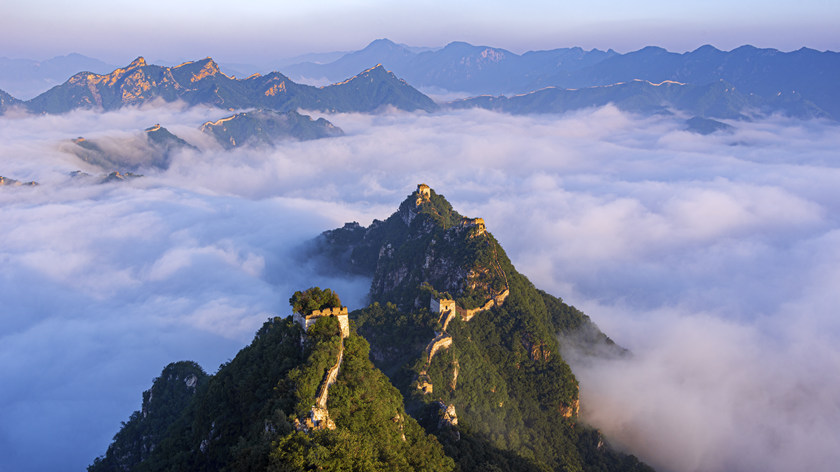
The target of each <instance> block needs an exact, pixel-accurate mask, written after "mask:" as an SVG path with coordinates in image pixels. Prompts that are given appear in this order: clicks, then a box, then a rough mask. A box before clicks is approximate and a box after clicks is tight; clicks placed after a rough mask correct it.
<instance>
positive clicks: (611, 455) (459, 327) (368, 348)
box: [89, 184, 651, 472]
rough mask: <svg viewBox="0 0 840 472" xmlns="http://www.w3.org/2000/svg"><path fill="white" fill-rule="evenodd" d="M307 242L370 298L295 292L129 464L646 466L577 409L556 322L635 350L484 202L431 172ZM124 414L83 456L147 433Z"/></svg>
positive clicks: (104, 465) (643, 469)
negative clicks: (359, 302) (357, 276)
mask: <svg viewBox="0 0 840 472" xmlns="http://www.w3.org/2000/svg"><path fill="white" fill-rule="evenodd" d="M311 249H312V250H314V251H315V253H317V254H320V255H321V256H322V257H324V258H325V260H326V261H328V263H333V262H341V261H339V259H340V260H343V262H344V265H333V267H334V268H337V267H343V268H345V269H347V270H349V271H353V270H355V271H358V272H364V273H369V274H371V275H372V282H371V289H370V297H371V300H372V303H371V304H370V305H369V306H367V307H366V308H362V309H359V310H355V311H354V312H352V313H350V314H349V318H350V322H349V324H347V321H346V318H347V317H348V313H347V309H346V308H345V307H341V306H340V305H341V303H340V300H339V299H338V297H337V296H336V295H335V294H334V293H333V292H331V291H330V290H326V291H321V290H320V289H319V288H317V287H314V288H312V289H308V290H306V291H305V292H296V293H295V294H294V295H293V296H292V298H291V299H290V304H291V305H292V307H293V310H295V315H294V317H287V318H285V319H283V318H279V317H275V318H271V319H269V320H268V321H267V322H266V323H265V324H264V325H263V327H262V328H261V329H260V330H259V331H258V332H257V334H256V336H255V337H254V341H253V342H252V343H251V345H250V346H248V347H246V348H244V349H243V350H242V351H240V353H239V354H237V356H236V357H235V358H234V359H233V360H232V361H230V362H228V363H226V364H223V365H222V366H221V367H220V369H219V371H218V372H217V373H216V374H214V375H213V376H211V378H209V379H208V381H207V382H206V383H205V384H204V385H205V387H204V388H203V389H201V391H199V392H197V393H196V394H195V396H194V397H193V400H192V401H191V402H190V403H189V405H187V406H185V407H183V408H182V409H181V412H180V414H178V415H168V417H167V418H166V419H165V421H164V420H163V419H161V420H160V421H158V424H162V423H168V424H169V427H168V428H167V433H166V434H165V436H164V437H162V438H160V440H159V441H158V443H157V446H156V447H155V448H154V450H152V451H151V453H150V454H149V455H148V456H146V457H145V458H143V459H142V460H140V461H139V462H135V463H133V464H129V466H128V467H124V468H123V469H122V470H137V471H143V470H199V469H200V470H221V469H225V470H256V469H266V470H315V469H318V470H321V469H323V470H335V469H337V468H339V467H342V468H343V470H429V471H432V470H435V471H437V470H443V471H445V470H453V469H454V468H456V467H457V468H458V470H522V471H535V472H536V471H546V470H556V471H561V470H563V471H581V472H583V471H587V472H595V471H616V472H618V471H633V472H636V471H638V472H647V471H650V470H651V469H650V468H649V467H647V466H646V465H644V464H643V463H641V462H639V461H638V459H636V458H635V457H633V456H629V455H625V454H621V453H618V452H616V451H614V450H613V449H611V448H610V446H609V445H608V443H607V442H606V440H605V438H604V437H603V436H602V435H601V434H600V433H599V432H597V431H596V430H593V429H590V428H588V427H585V426H584V425H583V424H581V423H580V422H579V420H578V409H579V399H578V384H577V380H576V379H575V377H574V374H573V373H572V372H571V369H570V367H569V366H568V364H566V363H565V361H564V360H563V359H562V355H561V351H560V349H559V348H560V343H561V340H560V338H559V337H558V334H566V335H570V334H572V333H574V332H577V331H579V330H580V329H581V328H583V329H585V330H587V332H588V336H589V337H588V338H587V337H580V336H578V337H577V339H578V341H579V342H581V343H583V344H587V345H591V346H596V345H597V346H600V347H602V348H611V349H612V350H613V352H614V354H615V355H624V353H625V351H623V350H622V349H621V348H619V347H617V346H615V345H614V343H612V341H610V340H609V338H608V337H607V336H606V335H604V334H603V333H601V332H600V330H598V328H597V326H595V325H594V323H592V322H591V320H590V319H589V318H588V317H587V316H586V315H584V314H583V313H581V312H579V311H577V310H576V309H574V307H570V306H568V305H565V304H564V303H563V302H562V300H560V299H558V298H555V297H552V296H550V295H548V294H547V293H545V292H541V291H538V290H537V289H536V288H535V287H533V285H531V284H530V282H528V280H527V279H526V278H525V277H524V276H523V275H521V274H519V273H518V272H516V270H515V268H513V265H512V264H511V262H510V260H509V259H508V258H507V256H506V255H505V254H504V251H503V249H502V248H501V246H500V245H499V244H498V241H496V240H495V238H493V236H492V235H491V234H490V233H489V232H488V231H487V229H486V228H485V226H484V222H483V220H481V219H480V218H465V217H463V216H461V215H460V214H459V213H458V212H456V211H455V210H454V209H453V208H452V206H451V204H449V202H447V201H446V199H445V198H444V197H443V196H442V195H439V194H437V193H435V192H434V190H432V189H431V188H429V187H428V186H427V185H424V184H421V185H418V188H417V190H416V191H415V192H412V193H411V194H409V195H408V196H407V198H406V199H405V200H404V201H403V202H402V203H401V204H400V205H399V208H398V209H397V211H396V212H395V213H393V214H392V215H391V216H390V217H388V218H387V219H386V220H384V221H379V220H375V221H374V222H373V223H372V224H371V225H370V226H369V227H368V228H362V227H361V226H360V225H358V224H352V223H349V224H346V225H345V226H344V227H342V228H338V229H335V230H330V231H327V232H325V233H323V234H322V235H321V236H319V237H318V238H317V239H316V241H315V242H314V243H313V246H312V247H311ZM488 298H489V299H492V300H493V303H492V304H491V303H489V302H488V301H487V300H488ZM342 319H343V321H342ZM345 326H346V328H345ZM153 389H154V386H153ZM327 392H329V395H327ZM144 398H145V397H144ZM144 404H145V403H144ZM138 415H139V413H138V414H135V415H133V416H132V421H133V420H134V419H135V418H139V416H138ZM127 428H128V429H127ZM131 428H134V429H141V430H142V429H143V428H138V427H137V426H136V425H133V424H132V425H131V427H130V428H129V426H125V427H124V428H123V429H122V430H121V431H120V433H118V435H117V436H116V437H115V442H114V443H113V444H112V446H111V447H109V449H108V452H106V454H105V455H104V456H102V457H100V458H98V459H96V460H95V462H94V464H92V465H91V467H89V470H90V471H94V472H102V471H105V470H116V469H114V468H113V467H111V466H110V465H109V464H112V463H113V458H114V457H113V453H112V451H119V450H131V449H132V448H136V447H137V445H138V444H142V445H144V446H148V445H149V442H148V441H146V442H143V437H137V436H135V437H130V435H129V434H128V433H127V432H126V431H130V430H131ZM424 429H425V430H424ZM146 448H147V449H149V447H146Z"/></svg>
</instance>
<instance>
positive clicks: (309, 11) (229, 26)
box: [0, 0, 840, 63]
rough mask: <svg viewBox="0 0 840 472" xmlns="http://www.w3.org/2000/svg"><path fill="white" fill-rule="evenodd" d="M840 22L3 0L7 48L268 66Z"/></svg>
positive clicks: (813, 42)
mask: <svg viewBox="0 0 840 472" xmlns="http://www.w3.org/2000/svg"><path fill="white" fill-rule="evenodd" d="M838 24H840V2H837V1H836V0H800V1H798V2H790V1H788V2H780V1H758V0H746V1H723V0H708V1H704V2H699V1H690V2H677V1H663V0H639V1H636V2H615V1H607V0H589V1H587V2H583V1H577V2H567V1H546V0H535V1H529V2H519V3H516V4H514V3H513V2H510V1H504V2H503V1H498V0H485V1H480V2H479V1H473V0H469V1H460V2H458V3H457V5H455V6H453V5H451V4H450V3H448V2H443V1H438V0H434V1H426V2H413V3H408V2H395V1H385V0H348V1H330V0H310V1H306V2H302V1H299V0H295V1H257V0H246V1H236V2H233V1H230V0H228V1H221V0H203V1H195V0H186V1H176V2H172V1H163V0H147V1H145V2H139V1H132V2H127V1H123V0H116V1H114V0H111V1H105V0H80V1H76V2H64V1H61V2H58V1H55V0H4V2H3V15H2V18H0V55H1V56H7V57H31V58H36V59H42V58H47V57H52V56H55V55H59V54H66V53H69V52H79V53H82V54H86V55H90V56H94V57H99V58H102V59H104V60H106V61H111V62H114V63H123V62H126V61H129V60H131V59H132V58H134V57H135V56H138V55H144V56H146V57H147V58H157V59H167V60H178V59H192V58H198V57H204V56H208V55H209V56H213V57H215V58H217V59H223V60H227V61H241V62H249V61H250V62H266V61H271V60H273V59H276V58H281V57H289V56H294V55H298V54H301V53H306V52H323V51H332V50H351V49H358V48H361V47H363V46H364V45H365V44H367V43H368V42H370V41H372V40H374V39H377V38H383V37H387V38H389V39H392V40H394V41H396V42H402V43H406V44H410V45H416V46H442V45H444V44H446V43H448V42H450V41H455V40H462V41H467V42H471V43H473V44H484V45H491V46H497V47H503V48H507V49H510V50H512V51H514V52H524V51H526V50H529V49H549V48H555V47H567V46H582V47H584V48H587V49H589V48H593V47H597V48H600V49H607V48H613V49H616V50H618V51H620V52H627V51H631V50H635V49H639V48H641V47H644V46H646V45H658V46H662V47H665V48H667V49H669V50H672V51H679V52H682V51H686V50H692V49H695V48H697V47H698V46H701V45H703V44H707V43H708V44H712V45H714V46H716V47H718V48H720V49H726V50H729V49H732V48H735V47H737V46H740V45H743V44H752V45H755V46H758V47H773V48H777V49H781V50H793V49H798V48H800V47H802V46H807V47H811V48H814V49H819V50H825V49H831V50H840V34H838V33H837V32H836V29H837V26H836V25H838Z"/></svg>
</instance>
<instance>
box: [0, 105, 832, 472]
mask: <svg viewBox="0 0 840 472" xmlns="http://www.w3.org/2000/svg"><path fill="white" fill-rule="evenodd" d="M219 116H221V114H219V112H218V110H208V109H198V108H193V109H182V108H179V107H167V108H148V109H139V110H125V111H121V112H118V113H108V114H105V115H96V114H92V113H88V112H76V113H73V114H69V115H63V116H49V117H17V118H9V117H7V118H4V119H3V121H4V123H3V126H2V127H0V159H2V160H1V161H0V175H5V176H7V177H12V178H15V179H18V180H37V181H39V182H41V183H42V185H40V186H39V187H35V188H0V208H3V213H2V215H3V223H4V224H3V225H2V226H1V227H0V279H1V280H2V284H0V300H3V306H4V309H3V313H2V317H3V325H2V326H3V327H2V330H0V359H2V362H0V383H2V384H3V385H4V386H8V387H4V389H3V390H2V391H1V392H0V450H2V451H4V454H3V455H2V456H3V457H2V459H0V469H6V468H9V469H13V470H27V469H28V470H43V469H50V468H55V467H57V464H61V466H62V467H64V466H67V467H71V466H72V468H74V469H78V468H82V467H83V466H84V465H85V464H88V463H90V461H91V460H92V459H93V457H95V456H96V455H98V454H101V453H103V452H104V450H105V447H106V446H107V444H108V442H109V439H110V437H111V436H112V435H113V434H114V433H115V432H116V430H117V428H118V427H119V421H122V420H125V419H126V418H127V417H128V415H129V414H130V413H131V411H132V410H134V409H136V408H138V407H139V403H140V392H141V391H142V390H143V389H145V388H148V387H149V386H150V384H151V380H152V378H153V377H154V376H155V375H157V374H158V373H159V372H160V370H161V369H162V367H163V366H164V365H166V364H167V363H168V362H171V361H175V360H180V359H193V360H196V361H198V362H199V363H201V364H202V365H203V366H204V367H205V369H207V370H208V371H210V372H213V371H215V366H217V365H218V364H219V363H221V362H224V361H225V360H227V359H228V358H230V357H232V356H233V355H234V354H235V353H236V351H237V350H238V349H239V348H241V347H242V346H243V345H244V344H245V343H247V342H248V341H249V340H250V338H251V336H252V334H253V332H254V331H255V330H256V329H257V328H258V327H259V325H260V323H261V322H262V321H263V320H264V319H265V318H266V317H268V316H269V315H270V314H287V313H288V306H287V305H288V304H287V299H288V297H289V296H290V295H291V292H292V291H294V290H297V289H300V288H305V287H308V286H311V285H321V286H331V287H333V288H335V289H337V290H338V292H339V293H340V294H342V296H343V299H345V300H346V301H348V302H349V304H350V305H351V307H352V306H359V305H360V304H361V303H362V297H363V292H364V290H365V289H366V281H364V280H343V279H338V278H329V277H325V276H323V275H318V274H316V273H315V272H314V271H313V270H311V269H310V268H308V267H306V266H305V265H304V266H302V265H301V263H300V261H299V260H297V259H296V258H295V257H294V249H295V248H296V247H297V246H298V245H299V244H301V243H302V242H304V241H306V240H307V239H309V238H311V237H313V236H315V235H316V234H318V233H319V232H320V231H323V230H325V229H329V228H333V227H336V226H339V225H341V224H342V223H343V222H345V221H351V220H357V221H359V222H361V223H362V224H368V223H370V221H371V220H372V219H373V218H383V217H386V216H388V215H389V214H390V213H391V212H393V211H394V210H395V208H396V206H397V205H398V204H399V202H400V201H402V199H403V198H404V197H405V196H406V195H407V194H408V193H410V192H411V191H412V190H413V189H414V186H415V185H416V184H417V183H419V182H426V183H428V184H429V185H431V186H432V187H433V188H434V189H435V190H436V191H438V192H440V193H442V194H444V195H446V197H447V198H448V199H449V200H450V201H451V202H452V203H453V205H454V206H455V207H456V208H457V209H458V210H459V211H460V212H461V213H464V214H467V215H470V216H482V217H484V218H485V220H486V222H487V226H488V229H489V230H490V231H491V232H493V234H494V235H495V236H496V237H497V238H498V239H499V240H500V241H501V243H502V244H503V246H504V247H505V248H506V250H507V252H508V254H509V256H510V257H511V259H512V260H513V262H514V264H515V265H516V266H517V268H518V269H519V270H520V271H521V272H523V273H525V274H526V275H527V276H528V277H529V278H531V280H532V281H533V282H534V283H535V284H536V285H537V286H539V287H541V288H544V289H546V290H548V291H549V292H551V293H554V294H556V295H559V296H562V297H563V298H564V299H565V300H566V301H568V302H570V303H573V304H575V305H577V306H579V307H580V308H582V309H584V311H586V312H587V313H588V314H589V315H590V316H591V317H592V318H593V319H594V320H595V321H596V322H597V323H598V324H599V325H600V326H601V327H602V328H603V329H604V330H605V331H606V332H607V333H608V334H610V335H611V336H612V337H613V338H614V339H615V340H616V341H618V342H619V343H621V344H623V345H625V346H627V347H629V348H631V349H632V350H633V351H634V353H635V356H634V357H633V358H632V359H630V360H625V361H621V362H618V363H616V362H605V361H597V360H592V359H575V361H574V363H575V365H574V368H575V371H576V373H577V375H578V376H579V378H580V380H581V385H582V392H581V393H582V399H583V415H584V419H585V420H586V421H588V422H590V423H592V424H593V425H595V426H597V427H599V428H601V429H602V430H603V431H604V432H605V433H606V434H607V435H608V437H609V438H610V439H611V440H612V441H613V443H615V444H616V445H618V446H620V447H623V448H627V449H628V450H630V451H631V452H633V453H635V454H637V455H639V456H640V457H641V458H642V459H644V460H647V461H650V462H651V463H652V464H654V465H656V466H659V467H662V468H663V469H664V470H679V471H690V470H759V469H763V470H786V469H790V468H793V467H796V466H797V465H798V464H801V465H804V466H805V467H804V468H811V469H825V467H821V466H824V465H825V464H829V463H831V464H833V463H836V461H837V459H838V455H837V453H836V452H833V451H832V450H831V447H829V446H830V444H834V443H836V441H833V439H836V433H835V431H836V430H837V428H838V426H840V404H839V403H838V401H837V400H836V399H837V398H840V381H838V380H837V379H836V376H834V375H832V374H833V373H834V372H837V371H838V367H840V349H838V348H836V347H835V346H837V345H840V344H838V341H840V322H838V321H837V320H836V317H835V316H834V314H835V313H834V312H835V311H836V308H835V307H836V306H838V302H840V295H838V294H837V290H836V287H837V286H838V285H840V269H838V268H839V267H840V263H839V262H840V249H838V248H840V244H838V242H840V241H838V239H840V231H839V230H838V229H840V221H838V215H840V208H838V206H840V190H838V189H840V170H839V169H838V167H840V166H839V165H838V164H840V163H838V162H837V161H836V160H835V158H834V154H836V153H835V151H834V150H835V149H837V148H838V146H840V135H838V133H836V127H835V126H833V125H829V124H826V123H820V122H809V123H801V122H792V121H788V120H785V119H781V118H778V119H770V120H766V121H762V122H756V123H736V126H737V128H738V129H737V131H736V132H735V134H733V135H721V136H715V135H711V136H698V135H694V134H690V133H688V132H685V131H683V130H682V123H681V121H680V120H679V119H676V118H673V117H654V118H639V117H636V116H632V115H627V114H624V113H622V112H620V111H618V110H616V109H615V108H612V107H605V108H601V109H594V110H586V111H582V112H579V113H575V114H570V115H565V116H539V117H513V116H507V115H500V114H495V113H491V112H487V111H481V110H472V111H459V112H452V113H441V114H434V115H428V114H408V113H400V112H392V113H385V114H381V115H375V116H370V115H353V114H347V115H332V116H329V117H327V118H328V119H330V121H332V122H333V123H335V124H336V125H337V126H339V127H341V128H343V129H344V130H345V132H346V133H347V136H345V137H341V138H333V139H324V140H319V141H308V142H301V143H287V144H284V145H282V146H280V147H277V148H274V149H267V148H260V149H237V150H234V151H231V152H221V151H219V152H216V151H208V152H195V151H185V152H183V153H181V154H179V155H176V156H175V157H174V158H173V161H172V165H171V167H170V168H169V170H167V171H165V172H163V171H152V170H149V171H147V172H142V173H145V174H146V177H144V178H142V179H137V180H133V181H131V182H128V183H120V184H108V185H90V184H88V183H83V182H76V181H73V180H72V179H70V178H69V177H68V175H67V174H68V173H69V172H70V171H72V170H75V169H84V170H87V171H88V172H96V170H95V169H90V168H87V167H85V164H84V163H82V162H80V161H78V160H76V159H75V158H74V157H72V156H71V155H69V154H64V153H62V152H60V151H59V150H58V148H59V145H58V143H59V142H60V141H61V140H63V139H68V138H73V137H76V136H79V135H84V136H86V137H89V138H95V137H96V136H108V135H113V134H115V133H128V132H133V131H136V130H139V129H143V128H145V127H148V126H150V125H152V124H154V123H160V124H162V125H163V126H165V127H167V128H168V129H169V130H170V131H172V132H174V133H176V134H178V135H179V136H181V137H183V138H185V139H187V140H191V138H192V139H194V140H195V139H200V138H199V136H198V134H197V131H196V130H195V129H196V127H197V126H198V125H199V124H200V123H202V122H203V121H206V120H208V119H214V118H218V117H219ZM639 438H645V441H640V440H639ZM44 444H50V445H52V446H51V447H54V448H55V453H54V454H52V455H51V456H52V457H40V456H41V455H38V454H37V453H36V452H37V451H39V450H42V448H43V447H44ZM6 451H8V452H6Z"/></svg>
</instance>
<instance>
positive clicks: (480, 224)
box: [461, 217, 487, 236]
mask: <svg viewBox="0 0 840 472" xmlns="http://www.w3.org/2000/svg"><path fill="white" fill-rule="evenodd" d="M461 227H462V228H475V229H476V232H475V235H476V236H481V235H482V234H484V232H485V231H487V228H486V227H485V226H484V218H466V217H464V218H462V219H461Z"/></svg>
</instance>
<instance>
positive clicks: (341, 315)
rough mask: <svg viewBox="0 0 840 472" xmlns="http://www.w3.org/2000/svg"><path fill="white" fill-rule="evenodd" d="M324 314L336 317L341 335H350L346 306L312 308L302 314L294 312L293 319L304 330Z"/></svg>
mask: <svg viewBox="0 0 840 472" xmlns="http://www.w3.org/2000/svg"><path fill="white" fill-rule="evenodd" d="M326 316H335V317H336V318H338V326H339V327H340V328H341V337H342V338H346V337H347V336H350V321H349V318H348V316H347V307H346V306H342V307H335V308H324V309H323V310H313V311H312V313H309V314H303V313H299V312H295V313H294V315H293V319H294V320H295V321H296V322H297V323H298V324H299V325H301V327H303V330H304V331H308V330H309V327H310V326H312V325H313V324H315V322H316V321H318V320H319V319H320V318H323V317H326Z"/></svg>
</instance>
